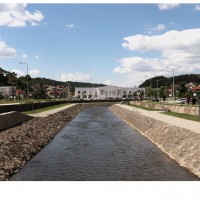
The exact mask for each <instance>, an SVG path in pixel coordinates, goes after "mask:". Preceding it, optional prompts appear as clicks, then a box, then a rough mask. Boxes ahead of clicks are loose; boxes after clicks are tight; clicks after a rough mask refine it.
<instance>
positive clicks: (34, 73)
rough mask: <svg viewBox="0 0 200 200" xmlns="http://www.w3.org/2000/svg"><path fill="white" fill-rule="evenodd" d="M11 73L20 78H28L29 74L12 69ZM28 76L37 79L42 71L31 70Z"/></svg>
mask: <svg viewBox="0 0 200 200" xmlns="http://www.w3.org/2000/svg"><path fill="white" fill-rule="evenodd" d="M11 72H15V73H16V74H17V77H20V76H26V74H27V72H26V73H24V72H23V71H21V70H19V69H12V70H11ZM28 74H29V75H30V76H31V77H32V78H34V77H36V76H37V75H38V74H40V70H37V69H34V70H30V71H29V72H28Z"/></svg>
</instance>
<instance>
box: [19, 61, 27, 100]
mask: <svg viewBox="0 0 200 200" xmlns="http://www.w3.org/2000/svg"><path fill="white" fill-rule="evenodd" d="M19 64H22V65H24V64H25V65H26V69H27V80H26V84H27V88H26V90H27V91H26V95H27V99H28V98H29V90H28V63H26V62H19Z"/></svg>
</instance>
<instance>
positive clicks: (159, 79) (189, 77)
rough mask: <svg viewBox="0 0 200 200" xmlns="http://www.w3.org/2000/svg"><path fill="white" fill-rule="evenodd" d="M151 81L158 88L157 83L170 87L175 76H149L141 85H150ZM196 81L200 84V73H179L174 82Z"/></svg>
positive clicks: (153, 86) (152, 85)
mask: <svg viewBox="0 0 200 200" xmlns="http://www.w3.org/2000/svg"><path fill="white" fill-rule="evenodd" d="M150 82H151V87H152V88H156V87H157V84H158V86H159V87H160V86H167V87H169V86H170V85H171V84H172V82H173V77H164V76H156V77H154V78H151V79H150V78H149V79H147V80H146V81H145V82H143V83H142V84H141V85H139V87H148V86H150ZM181 82H182V83H190V82H192V83H195V84H197V85H199V84H200V74H185V75H179V76H174V83H175V84H179V83H181Z"/></svg>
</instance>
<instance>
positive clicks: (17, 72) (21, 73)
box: [10, 69, 25, 77]
mask: <svg viewBox="0 0 200 200" xmlns="http://www.w3.org/2000/svg"><path fill="white" fill-rule="evenodd" d="M10 71H11V72H15V73H16V74H17V77H20V76H24V75H25V74H24V72H22V71H21V70H19V69H12V70H10Z"/></svg>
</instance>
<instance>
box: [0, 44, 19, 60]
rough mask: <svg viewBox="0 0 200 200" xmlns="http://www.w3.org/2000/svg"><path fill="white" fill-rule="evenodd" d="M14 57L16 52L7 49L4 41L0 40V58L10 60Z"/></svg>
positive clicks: (12, 49)
mask: <svg viewBox="0 0 200 200" xmlns="http://www.w3.org/2000/svg"><path fill="white" fill-rule="evenodd" d="M15 56H16V50H15V49H14V48H10V47H8V46H7V45H6V44H5V42H4V41H2V40H0V58H12V57H15Z"/></svg>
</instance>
